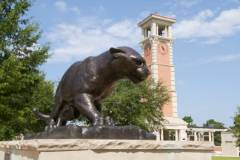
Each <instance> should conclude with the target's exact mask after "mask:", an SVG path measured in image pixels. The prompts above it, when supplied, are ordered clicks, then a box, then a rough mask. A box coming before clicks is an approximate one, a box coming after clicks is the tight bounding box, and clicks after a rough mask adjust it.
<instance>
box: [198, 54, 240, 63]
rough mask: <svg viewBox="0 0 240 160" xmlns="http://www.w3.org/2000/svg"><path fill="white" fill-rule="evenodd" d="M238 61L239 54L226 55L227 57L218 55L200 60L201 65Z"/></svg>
mask: <svg viewBox="0 0 240 160" xmlns="http://www.w3.org/2000/svg"><path fill="white" fill-rule="evenodd" d="M238 60H240V54H228V55H219V56H215V57H211V58H208V59H205V60H202V64H210V63H227V62H234V61H238Z"/></svg>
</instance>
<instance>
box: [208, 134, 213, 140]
mask: <svg viewBox="0 0 240 160" xmlns="http://www.w3.org/2000/svg"><path fill="white" fill-rule="evenodd" d="M208 141H209V142H211V141H212V132H208Z"/></svg>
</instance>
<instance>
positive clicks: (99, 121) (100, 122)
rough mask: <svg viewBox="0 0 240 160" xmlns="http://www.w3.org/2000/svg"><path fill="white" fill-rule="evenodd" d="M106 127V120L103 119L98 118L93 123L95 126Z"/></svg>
mask: <svg viewBox="0 0 240 160" xmlns="http://www.w3.org/2000/svg"><path fill="white" fill-rule="evenodd" d="M103 125H104V119H103V118H102V117H100V118H96V119H95V120H94V122H93V126H103Z"/></svg>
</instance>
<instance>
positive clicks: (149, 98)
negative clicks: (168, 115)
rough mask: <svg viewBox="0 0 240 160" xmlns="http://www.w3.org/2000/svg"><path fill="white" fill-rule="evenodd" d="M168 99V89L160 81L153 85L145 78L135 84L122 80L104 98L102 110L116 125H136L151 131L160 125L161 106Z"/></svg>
mask: <svg viewBox="0 0 240 160" xmlns="http://www.w3.org/2000/svg"><path fill="white" fill-rule="evenodd" d="M168 100H169V95H168V91H167V89H166V87H165V86H163V85H162V84H161V83H159V84H156V85H153V82H152V81H148V80H146V81H144V82H142V83H140V84H137V85H135V84H133V83H132V82H130V81H129V80H122V81H120V82H119V83H117V85H116V87H115V89H114V90H113V92H112V94H111V95H110V96H109V97H107V98H106V99H105V100H104V103H103V108H102V110H103V113H104V114H105V115H106V116H110V117H112V118H113V120H114V122H116V123H117V125H136V126H139V127H141V128H142V129H145V130H148V131H150V130H151V131H152V130H157V129H158V127H160V126H161V122H162V120H163V118H162V107H163V105H164V104H165V103H166V102H168Z"/></svg>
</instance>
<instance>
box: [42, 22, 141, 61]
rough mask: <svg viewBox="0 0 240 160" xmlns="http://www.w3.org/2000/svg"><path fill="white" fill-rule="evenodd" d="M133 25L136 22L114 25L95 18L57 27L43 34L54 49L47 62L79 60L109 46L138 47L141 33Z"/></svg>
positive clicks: (116, 23) (114, 23) (115, 23)
mask: <svg viewBox="0 0 240 160" xmlns="http://www.w3.org/2000/svg"><path fill="white" fill-rule="evenodd" d="M136 24H137V21H136V20H130V19H128V20H122V21H118V22H113V21H111V20H109V19H99V18H97V17H80V20H79V21H78V22H77V23H74V24H69V23H62V24H58V25H56V26H55V27H54V28H53V29H52V31H51V32H49V33H47V34H46V37H47V39H48V40H49V41H50V42H51V43H52V47H53V49H52V50H51V52H52V53H53V55H52V57H51V58H50V62H66V61H71V60H76V59H82V58H84V57H87V56H92V55H96V54H99V53H101V52H102V51H104V50H106V49H108V48H109V47H112V46H113V47H117V46H122V45H129V46H137V44H138V42H139V40H140V35H141V34H140V31H139V29H138V28H137V25H136Z"/></svg>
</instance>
